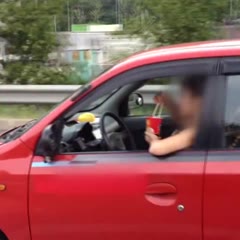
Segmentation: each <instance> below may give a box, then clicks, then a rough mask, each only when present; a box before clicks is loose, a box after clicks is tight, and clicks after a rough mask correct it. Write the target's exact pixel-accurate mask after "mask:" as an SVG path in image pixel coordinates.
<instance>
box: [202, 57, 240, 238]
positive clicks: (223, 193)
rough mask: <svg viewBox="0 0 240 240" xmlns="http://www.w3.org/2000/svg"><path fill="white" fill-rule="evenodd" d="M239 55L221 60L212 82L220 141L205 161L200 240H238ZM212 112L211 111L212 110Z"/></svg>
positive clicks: (239, 217) (239, 180)
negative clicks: (216, 78) (217, 77)
mask: <svg viewBox="0 0 240 240" xmlns="http://www.w3.org/2000/svg"><path fill="white" fill-rule="evenodd" d="M239 66H240V58H239V57H235V58H224V59H222V68H221V69H222V78H221V81H219V82H218V83H216V84H215V86H214V88H215V90H217V91H215V93H216V95H215V109H216V111H213V112H212V116H213V115H215V114H216V112H218V114H216V119H215V120H216V121H215V125H213V128H214V126H216V125H218V126H220V127H218V128H215V129H216V132H215V133H217V134H218V135H222V136H223V138H224V141H223V142H222V144H220V145H217V146H215V147H213V148H212V149H211V150H210V151H209V153H208V158H207V164H206V175H205V180H204V182H205V186H204V240H215V239H219V240H228V239H231V240H238V239H240V222H239V219H240V205H239V203H240V194H239V186H240V97H239V93H240V70H239ZM214 112H215V113H214Z"/></svg>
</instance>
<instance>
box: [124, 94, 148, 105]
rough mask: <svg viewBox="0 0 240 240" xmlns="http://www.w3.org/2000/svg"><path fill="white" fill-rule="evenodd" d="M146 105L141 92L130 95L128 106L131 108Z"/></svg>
mask: <svg viewBox="0 0 240 240" xmlns="http://www.w3.org/2000/svg"><path fill="white" fill-rule="evenodd" d="M143 105H144V101H143V96H142V95H141V94H140V93H133V94H131V95H130V96H129V99H128V107H129V109H136V108H139V107H142V106H143Z"/></svg>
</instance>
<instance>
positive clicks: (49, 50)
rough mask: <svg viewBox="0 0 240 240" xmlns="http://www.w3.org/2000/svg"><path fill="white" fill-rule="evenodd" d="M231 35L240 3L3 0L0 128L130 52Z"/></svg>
mask: <svg viewBox="0 0 240 240" xmlns="http://www.w3.org/2000/svg"><path fill="white" fill-rule="evenodd" d="M236 38H240V0H199V1H196V0H1V1H0V125H1V121H2V123H3V122H4V121H5V120H6V119H7V120H8V124H10V123H9V119H10V120H11V121H12V122H14V121H13V120H12V119H18V120H19V119H24V120H25V119H29V118H36V117H39V116H41V115H42V114H44V113H45V112H46V111H48V110H49V109H50V108H51V107H52V105H53V104H55V103H56V102H58V101H60V100H61V98H63V97H65V95H66V94H68V93H71V92H72V91H74V89H76V88H77V86H76V85H81V84H84V83H86V82H89V81H91V80H92V79H94V77H95V76H97V75H98V74H100V73H101V72H102V71H103V70H104V69H106V68H108V67H110V66H112V65H114V64H116V63H117V62H118V61H120V60H121V59H123V58H125V57H127V56H129V55H131V54H133V53H136V52H139V51H142V50H147V49H151V48H154V47H158V46H163V45H169V44H176V43H183V42H193V41H201V40H211V39H236ZM40 85H41V86H40ZM43 85H52V86H51V87H49V86H45V87H44V86H43ZM60 85H62V86H60ZM66 85H68V87H67V86H66ZM39 92H40V93H41V94H42V95H41V99H40V97H39V99H38V98H37V95H36V94H39ZM55 93H56V94H55ZM44 94H45V95H44ZM53 94H55V95H54V96H53ZM57 94H58V95H57ZM24 96H25V97H24ZM11 121H10V122H11ZM4 124H5V125H6V121H5V122H4ZM14 124H16V123H14ZM1 126H2V125H1ZM0 129H1V127H0Z"/></svg>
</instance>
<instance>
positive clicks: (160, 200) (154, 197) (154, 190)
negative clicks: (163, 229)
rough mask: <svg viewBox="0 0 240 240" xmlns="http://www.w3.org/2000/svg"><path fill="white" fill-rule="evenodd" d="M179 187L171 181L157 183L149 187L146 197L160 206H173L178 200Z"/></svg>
mask: <svg viewBox="0 0 240 240" xmlns="http://www.w3.org/2000/svg"><path fill="white" fill-rule="evenodd" d="M176 196H177V189H176V187H175V186H173V185H172V184H169V183H155V184H152V185H150V186H148V187H147V189H146V193H145V198H146V200H147V201H149V202H150V203H152V204H154V205H158V206H171V205H173V204H174V203H175V202H176Z"/></svg>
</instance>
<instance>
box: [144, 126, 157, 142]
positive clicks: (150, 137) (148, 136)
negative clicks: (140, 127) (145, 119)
mask: <svg viewBox="0 0 240 240" xmlns="http://www.w3.org/2000/svg"><path fill="white" fill-rule="evenodd" d="M159 139H160V138H159V137H158V136H156V135H155V134H154V131H153V129H152V128H147V129H146V131H145V140H146V142H148V143H149V144H150V143H151V142H153V141H154V140H159Z"/></svg>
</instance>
